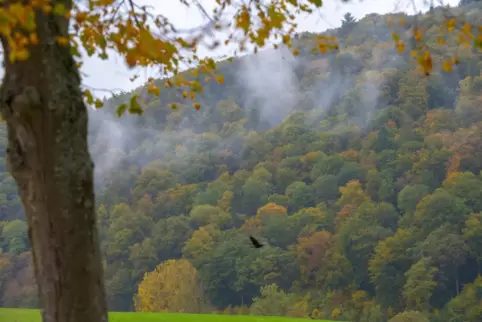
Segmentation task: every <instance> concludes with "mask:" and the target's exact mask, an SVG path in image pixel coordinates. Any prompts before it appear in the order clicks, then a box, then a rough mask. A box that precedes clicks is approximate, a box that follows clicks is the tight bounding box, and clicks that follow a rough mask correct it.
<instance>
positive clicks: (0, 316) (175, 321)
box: [0, 308, 329, 322]
mask: <svg viewBox="0 0 482 322" xmlns="http://www.w3.org/2000/svg"><path fill="white" fill-rule="evenodd" d="M0 321H1V322H41V318H40V312H39V311H38V310H29V309H2V308H0ZM109 321H110V322H224V321H227V322H306V321H308V320H307V319H294V318H287V317H276V316H251V315H219V314H166V313H132V312H111V313H109ZM317 321H318V322H323V321H320V320H317ZM325 322H329V321H325Z"/></svg>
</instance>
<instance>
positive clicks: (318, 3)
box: [311, 0, 323, 8]
mask: <svg viewBox="0 0 482 322" xmlns="http://www.w3.org/2000/svg"><path fill="white" fill-rule="evenodd" d="M311 3H313V4H314V5H315V6H317V7H318V8H321V6H322V5H323V1H322V0H311Z"/></svg>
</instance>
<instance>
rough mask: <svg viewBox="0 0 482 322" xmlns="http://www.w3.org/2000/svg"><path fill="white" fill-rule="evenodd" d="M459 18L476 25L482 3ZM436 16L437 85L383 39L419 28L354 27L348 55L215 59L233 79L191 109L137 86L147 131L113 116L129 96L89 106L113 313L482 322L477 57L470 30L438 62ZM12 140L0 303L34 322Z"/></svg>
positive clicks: (344, 50) (174, 96)
mask: <svg viewBox="0 0 482 322" xmlns="http://www.w3.org/2000/svg"><path fill="white" fill-rule="evenodd" d="M452 10H459V11H460V12H461V13H463V14H465V17H466V19H467V20H468V21H472V22H474V25H475V26H480V25H482V6H481V3H480V2H478V3H477V2H475V3H472V4H469V5H466V6H462V7H460V8H457V9H452ZM441 14H442V10H441V9H440V8H436V9H434V10H432V11H431V12H430V13H428V14H426V15H424V16H419V17H417V20H418V23H421V24H422V26H424V28H426V29H427V32H426V35H428V36H429V38H428V39H425V41H426V42H427V44H428V45H429V46H430V47H432V48H433V49H432V54H433V55H434V62H438V65H434V66H435V67H436V68H435V70H434V71H433V73H432V74H431V75H430V76H428V77H426V76H425V75H423V73H421V72H420V70H418V68H417V64H416V62H413V61H412V59H411V57H410V53H409V51H408V49H407V50H406V51H405V52H404V53H402V54H399V53H398V52H397V48H395V46H394V44H393V39H392V29H390V28H388V26H387V20H388V19H389V18H390V19H392V20H393V21H400V19H401V18H403V21H404V23H401V24H399V27H395V28H399V32H400V33H402V34H403V32H404V31H403V28H409V26H410V25H411V24H413V23H414V21H415V20H414V19H415V18H414V17H411V16H403V15H391V17H389V16H380V15H376V14H372V15H369V16H366V17H365V18H363V19H362V20H360V21H358V22H355V21H354V20H353V19H351V18H350V17H349V16H346V17H345V20H344V22H343V24H342V26H341V27H340V28H338V29H334V30H329V31H327V32H326V33H324V36H329V37H331V36H334V37H336V38H337V39H341V41H340V42H341V44H342V46H341V47H340V49H339V50H338V51H335V52H327V53H323V52H320V51H323V48H321V50H317V49H315V50H312V47H313V46H312V45H313V43H315V39H316V38H317V37H320V35H316V34H311V33H303V34H300V35H299V36H298V37H297V39H295V41H294V46H295V47H297V48H299V49H300V53H299V55H297V56H293V55H292V54H291V53H290V52H289V51H288V50H285V49H283V50H277V51H274V50H267V51H264V52H260V53H258V54H257V55H251V56H245V57H242V58H239V59H234V60H233V61H232V62H228V61H225V62H220V63H218V70H219V73H220V74H222V75H223V77H224V80H223V82H222V84H217V83H216V82H213V81H207V80H206V79H205V77H209V76H206V75H202V74H199V75H191V76H190V77H193V78H197V79H199V80H200V81H201V82H203V93H202V94H201V95H200V103H201V108H200V110H198V111H197V110H195V109H194V108H193V107H192V106H191V104H190V101H189V99H188V98H183V97H182V96H183V94H182V93H180V92H177V91H175V90H173V89H169V88H165V90H164V91H163V92H162V94H161V96H160V98H159V97H155V96H151V95H148V94H147V92H146V91H145V89H143V88H139V89H137V90H136V92H138V93H139V95H140V96H141V97H143V99H144V106H143V108H144V109H145V111H144V113H143V115H142V116H138V115H125V116H123V117H122V118H121V119H119V118H118V117H117V116H116V115H115V111H114V108H115V107H116V106H118V105H119V104H121V103H123V102H126V100H128V98H129V97H130V95H131V94H132V93H124V94H122V95H116V96H115V97H113V98H111V99H109V100H108V101H107V102H106V107H104V108H103V109H101V110H96V111H92V113H91V122H90V127H91V131H90V143H91V152H92V154H93V156H94V159H95V163H96V176H97V178H96V180H97V182H96V184H97V203H98V221H99V227H100V234H101V245H102V251H103V255H104V268H105V280H106V288H107V293H108V303H109V308H110V310H116V311H121V310H139V311H149V310H157V311H162V310H168V311H173V312H180V311H185V312H212V311H215V310H216V311H224V312H226V313H243V312H244V313H247V312H251V313H254V314H260V315H289V316H312V317H313V318H320V319H321V318H327V319H338V320H342V321H367V322H378V321H379V322H386V321H387V320H388V319H389V318H392V317H394V316H395V315H397V314H398V313H401V312H405V313H403V314H404V315H406V316H412V317H413V318H418V320H417V321H429V320H428V319H430V321H466V322H472V321H473V322H476V321H482V303H481V301H482V277H480V272H481V269H482V73H481V72H482V60H481V58H482V53H481V52H480V51H477V50H475V49H473V48H463V47H461V46H459V45H457V41H458V40H457V39H458V37H459V33H458V32H453V33H451V34H450V33H449V34H448V36H447V38H446V39H445V46H443V47H441V46H440V43H441V39H440V38H441V37H445V33H444V32H443V30H441V28H440V22H439V21H440V19H439V18H440V15H441ZM404 24H405V25H406V26H405V27H404V26H403V25H404ZM480 32H481V31H480V30H475V31H474V34H475V35H476V36H477V35H480ZM479 37H480V36H479ZM450 55H452V57H454V56H457V59H458V60H459V61H460V62H458V63H457V64H455V65H454V66H453V70H452V71H450V70H448V69H449V67H450V66H448V67H447V66H445V69H447V70H444V69H442V68H441V67H440V66H441V64H442V62H443V61H444V60H445V59H447V57H450ZM437 66H438V67H437ZM158 82H159V83H160V84H162V83H164V81H163V80H159V81H158ZM173 102H181V104H178V105H177V107H176V108H175V109H172V108H171V107H170V104H171V103H173ZM0 131H1V133H0V153H1V157H2V160H0V180H1V184H0V305H1V306H4V307H16V306H23V307H35V306H36V305H37V300H36V298H37V293H36V287H35V283H34V278H33V272H32V270H33V269H32V266H31V263H30V261H31V258H30V252H29V245H28V234H27V225H26V223H25V221H24V217H23V213H22V208H21V202H20V200H19V197H18V195H17V193H16V187H15V184H14V181H13V180H12V179H11V177H10V176H9V175H8V173H7V170H6V168H5V162H4V160H3V158H4V155H5V146H6V130H5V128H4V127H3V126H2V127H0ZM249 235H253V236H255V237H256V238H259V240H260V241H262V242H263V243H265V244H266V246H264V247H262V248H259V249H255V248H253V247H252V245H251V243H250V240H249V238H248V236H249ZM158 265H160V266H158ZM156 267H157V270H155V269H156ZM148 272H151V273H149V274H146V273H148ZM141 281H142V283H141ZM159 285H164V286H163V287H164V288H160V287H159ZM174 290H175V291H174ZM150 294H156V296H154V298H153V299H152V297H150ZM193 295H195V296H193ZM399 318H400V320H395V319H394V320H393V321H405V320H402V317H401V316H400V314H399ZM413 321H415V320H413Z"/></svg>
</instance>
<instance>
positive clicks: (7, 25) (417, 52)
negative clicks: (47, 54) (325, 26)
mask: <svg viewBox="0 0 482 322" xmlns="http://www.w3.org/2000/svg"><path fill="white" fill-rule="evenodd" d="M179 1H180V3H182V4H183V5H185V6H188V7H189V6H196V7H197V8H198V9H199V10H201V12H202V13H203V14H204V15H205V16H206V18H207V20H208V22H207V23H206V25H204V26H199V28H193V29H190V30H179V29H178V28H176V27H175V26H174V25H173V24H172V23H171V22H170V21H169V19H168V18H167V17H165V16H163V15H162V14H156V13H154V10H153V8H152V7H149V6H145V5H144V6H143V5H138V4H136V2H135V1H134V0H87V1H82V2H80V1H75V2H74V1H71V0H28V1H12V2H10V3H6V4H4V5H3V6H2V8H0V34H1V35H2V36H3V37H4V38H5V39H7V42H8V44H9V48H10V51H9V53H8V58H9V59H10V61H12V62H14V61H16V60H26V59H28V58H29V48H30V46H35V45H38V44H39V37H38V35H37V24H36V22H37V19H36V16H37V15H39V14H43V15H56V16H58V17H65V18H67V19H70V22H71V28H70V34H68V35H59V36H57V37H56V39H55V41H56V42H57V43H58V44H59V45H65V46H67V45H70V46H71V48H72V54H73V55H74V57H75V58H77V60H78V66H81V64H82V60H81V57H82V56H81V52H82V51H85V52H86V53H87V55H88V56H94V55H96V56H98V57H100V58H101V59H108V58H109V51H114V52H117V53H118V54H120V55H121V56H122V57H123V58H124V59H125V63H126V64H127V65H128V66H129V67H130V68H135V67H156V68H159V69H160V70H161V74H162V77H164V78H165V79H166V82H165V83H164V84H163V85H164V86H165V87H173V88H176V89H178V90H180V91H182V96H183V97H184V98H190V99H191V101H192V102H193V104H194V107H195V108H196V109H199V108H200V105H199V103H197V102H196V94H198V93H200V92H202V86H201V84H200V82H199V81H197V80H193V79H189V78H188V77H186V73H181V72H182V71H185V70H188V69H189V72H190V74H192V75H194V76H196V75H199V73H203V74H206V75H211V76H212V77H210V79H215V80H216V81H217V82H218V83H223V80H224V79H223V77H222V75H217V74H216V73H215V69H216V62H215V61H214V60H213V59H212V58H201V57H200V56H198V54H197V48H198V46H199V45H200V44H202V43H204V44H207V45H208V46H209V47H210V48H212V49H214V48H216V47H218V46H220V45H229V44H230V43H234V44H235V45H237V49H236V51H235V53H237V52H242V51H246V47H247V46H248V45H252V46H253V47H254V51H255V52H256V51H257V50H258V48H262V47H264V46H266V45H267V43H268V41H269V40H272V39H274V40H275V42H277V43H278V44H279V43H280V40H281V42H282V43H283V44H284V45H286V46H288V47H289V48H291V49H292V51H293V54H294V55H298V54H299V50H298V49H296V48H292V44H291V39H292V36H293V35H294V33H295V31H296V27H297V24H296V22H295V20H296V17H297V16H298V15H299V14H303V13H304V14H311V13H314V12H315V10H318V9H320V8H321V7H322V5H323V2H322V1H321V0H266V1H260V0H255V1H249V2H245V1H233V0H216V7H215V9H214V10H213V12H212V14H209V13H207V12H206V10H205V9H204V8H203V7H202V6H201V4H200V3H199V2H198V1H197V0H179ZM2 2H3V1H2ZM343 2H347V1H343ZM414 9H415V8H414ZM226 16H228V17H230V18H229V19H226ZM397 22H398V23H399V24H400V25H402V26H404V27H406V26H407V23H406V21H405V19H404V18H403V17H401V18H400V20H399V21H393V20H390V21H388V22H387V23H388V26H390V27H391V26H392V25H393V24H394V23H397ZM408 28H409V29H410V30H411V32H410V36H409V37H408V40H404V38H407V37H402V36H401V34H402V33H404V32H399V33H397V32H395V31H394V32H393V34H392V36H393V40H394V43H395V46H396V48H397V50H398V51H399V53H403V52H404V51H405V50H406V48H407V47H409V49H410V53H411V55H412V56H413V57H414V58H416V60H417V62H418V64H419V66H420V67H421V69H422V71H423V72H424V73H425V74H426V75H429V73H430V71H431V70H432V68H433V62H432V55H431V51H430V47H429V46H428V45H427V44H425V43H424V41H423V40H424V29H423V27H421V26H419V25H418V24H417V23H412V24H410V26H409V27H408ZM440 28H441V30H442V32H443V33H445V34H448V33H453V32H456V31H458V33H459V34H458V41H459V43H460V44H461V45H463V46H470V45H471V44H472V45H474V47H475V48H478V49H479V50H480V49H482V26H473V25H471V24H470V23H468V22H465V21H462V20H461V19H457V18H456V17H454V16H453V15H450V14H447V16H444V21H443V22H442V23H441V26H440ZM218 31H223V32H225V34H227V35H228V37H227V39H226V40H224V42H221V41H219V40H218V39H212V40H211V41H210V42H209V41H207V38H208V37H207V36H208V35H214V32H218ZM214 38H216V37H214ZM407 43H408V44H410V46H407ZM439 44H440V45H444V44H445V38H444V36H443V35H442V36H441V37H440V39H439ZM274 46H275V48H276V47H277V46H278V45H277V44H275V45H274ZM315 48H316V49H317V50H319V51H320V52H322V53H326V52H328V51H330V50H337V49H338V48H339V45H338V42H337V39H335V38H334V37H327V36H319V37H318V39H317V44H316V47H315ZM458 63H459V59H458V58H457V57H451V58H448V59H446V60H445V61H443V62H442V67H443V68H444V69H445V70H446V71H451V70H452V65H453V64H458ZM193 66H194V67H195V68H192V67H193ZM134 78H137V76H135V77H134ZM146 88H147V91H148V92H149V93H150V94H153V95H157V96H159V95H160V90H161V89H160V88H161V86H159V85H156V84H155V82H154V79H152V78H149V79H148V81H147V87H146ZM84 95H85V97H86V101H87V103H88V104H91V105H92V104H94V105H95V106H96V107H97V108H100V107H102V105H103V102H102V101H101V100H100V99H95V98H94V96H93V95H92V93H91V92H90V91H89V90H85V91H84ZM138 99H139V94H134V95H133V96H132V98H131V100H130V103H129V105H127V104H122V105H120V106H119V107H118V109H117V112H118V115H119V116H120V115H122V114H123V113H124V112H125V111H126V110H127V111H129V112H130V113H137V114H141V113H142V108H141V105H140V104H139V101H138ZM171 106H172V107H173V108H175V105H171Z"/></svg>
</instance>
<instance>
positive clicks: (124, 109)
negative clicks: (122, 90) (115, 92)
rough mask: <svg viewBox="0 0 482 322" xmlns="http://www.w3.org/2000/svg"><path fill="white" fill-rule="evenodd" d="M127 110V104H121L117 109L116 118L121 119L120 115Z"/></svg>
mask: <svg viewBox="0 0 482 322" xmlns="http://www.w3.org/2000/svg"><path fill="white" fill-rule="evenodd" d="M126 110H127V104H125V103H124V104H121V105H119V106H118V107H117V111H116V112H117V116H118V117H121V116H122V114H124V112H125V111H126Z"/></svg>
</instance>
